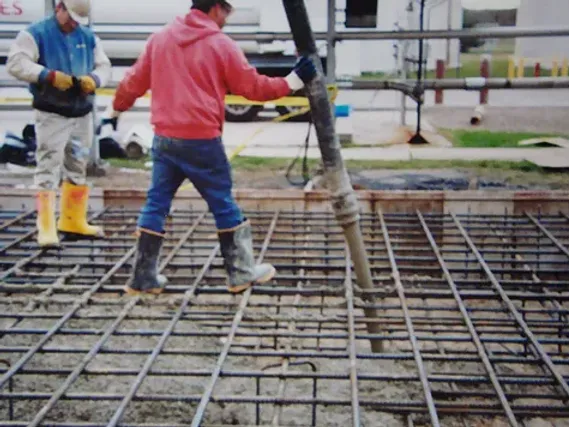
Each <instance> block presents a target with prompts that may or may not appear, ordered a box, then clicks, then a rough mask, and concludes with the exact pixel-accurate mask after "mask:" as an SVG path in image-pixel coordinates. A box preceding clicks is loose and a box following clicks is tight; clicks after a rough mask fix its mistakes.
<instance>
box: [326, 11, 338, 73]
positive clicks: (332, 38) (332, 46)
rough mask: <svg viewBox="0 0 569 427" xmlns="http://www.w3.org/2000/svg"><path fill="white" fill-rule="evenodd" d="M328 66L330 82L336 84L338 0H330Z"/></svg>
mask: <svg viewBox="0 0 569 427" xmlns="http://www.w3.org/2000/svg"><path fill="white" fill-rule="evenodd" d="M326 68H327V71H328V72H327V74H328V84H334V83H335V82H336V0H328V38H327V50H326Z"/></svg>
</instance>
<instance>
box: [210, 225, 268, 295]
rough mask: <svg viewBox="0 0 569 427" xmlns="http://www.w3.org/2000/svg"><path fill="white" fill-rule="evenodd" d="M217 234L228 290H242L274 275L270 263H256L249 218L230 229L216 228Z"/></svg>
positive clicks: (264, 281) (265, 280) (261, 282)
mask: <svg viewBox="0 0 569 427" xmlns="http://www.w3.org/2000/svg"><path fill="white" fill-rule="evenodd" d="M218 236H219V243H220V248H221V254H222V255H223V260H224V266H225V271H226V272H227V288H228V290H229V292H231V293H239V292H243V291H245V290H246V289H247V288H249V287H251V286H252V285H253V284H256V283H257V284H263V283H266V282H268V281H269V280H271V279H272V278H273V277H274V275H275V273H276V270H275V267H273V266H272V265H271V264H260V265H256V262H255V257H254V255H253V239H252V237H251V223H250V222H249V220H245V221H243V222H242V223H241V224H239V225H238V226H237V227H234V228H231V229H226V230H218Z"/></svg>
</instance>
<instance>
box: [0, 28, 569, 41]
mask: <svg viewBox="0 0 569 427" xmlns="http://www.w3.org/2000/svg"><path fill="white" fill-rule="evenodd" d="M24 28H25V27H24V26H22V29H24ZM157 29H158V27H156V29H152V30H150V29H149V30H145V31H144V30H138V29H133V30H128V29H125V30H122V31H117V30H109V29H105V28H104V26H94V30H95V32H96V33H97V35H98V36H99V37H100V38H101V40H113V41H121V40H128V41H136V40H141V41H146V40H147V39H148V37H149V36H150V35H151V34H152V33H154V31H156V30H157ZM17 34H18V30H0V39H10V40H11V39H13V38H15V37H16V35H17ZM226 34H227V35H228V36H229V37H231V38H232V39H233V40H236V41H257V42H260V43H270V42H273V41H287V40H291V39H292V38H293V37H292V35H291V34H290V33H271V32H257V33H231V32H228V33H226ZM313 34H314V36H313V38H314V40H327V39H328V34H327V32H323V31H321V32H315V33H313ZM335 34H336V35H335V39H336V41H338V40H434V39H443V40H448V39H466V38H493V39H510V38H521V37H565V36H569V27H566V26H557V27H496V28H468V29H462V30H450V31H449V30H427V31H424V32H420V31H374V30H370V31H338V32H336V33H335Z"/></svg>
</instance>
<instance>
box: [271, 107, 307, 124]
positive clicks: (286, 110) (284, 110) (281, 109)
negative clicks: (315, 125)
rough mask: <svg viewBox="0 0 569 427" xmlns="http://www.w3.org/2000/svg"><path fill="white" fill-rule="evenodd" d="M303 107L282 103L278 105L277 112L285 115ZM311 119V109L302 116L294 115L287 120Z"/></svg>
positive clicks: (305, 120) (303, 120)
mask: <svg viewBox="0 0 569 427" xmlns="http://www.w3.org/2000/svg"><path fill="white" fill-rule="evenodd" d="M302 108H303V107H287V106H284V105H280V106H277V107H276V110H277V112H278V113H279V114H280V115H281V116H284V115H286V114H289V113H292V112H295V111H298V110H300V109H302ZM309 120H310V111H308V112H306V113H304V114H301V115H300V116H293V117H291V118H290V119H287V120H285V121H286V122H307V121H309Z"/></svg>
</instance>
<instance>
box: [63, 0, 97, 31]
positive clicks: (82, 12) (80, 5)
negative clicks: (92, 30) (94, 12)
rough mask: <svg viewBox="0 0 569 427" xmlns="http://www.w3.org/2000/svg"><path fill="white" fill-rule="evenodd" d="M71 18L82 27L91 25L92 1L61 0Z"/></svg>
mask: <svg viewBox="0 0 569 427" xmlns="http://www.w3.org/2000/svg"><path fill="white" fill-rule="evenodd" d="M61 2H62V3H63V4H64V5H65V8H66V9H67V12H69V16H71V18H72V19H73V20H74V21H77V22H78V23H79V24H81V25H89V11H90V9H91V0H61Z"/></svg>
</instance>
